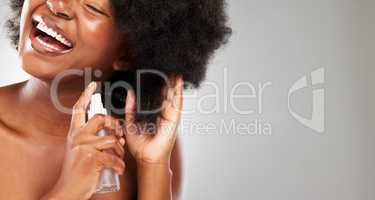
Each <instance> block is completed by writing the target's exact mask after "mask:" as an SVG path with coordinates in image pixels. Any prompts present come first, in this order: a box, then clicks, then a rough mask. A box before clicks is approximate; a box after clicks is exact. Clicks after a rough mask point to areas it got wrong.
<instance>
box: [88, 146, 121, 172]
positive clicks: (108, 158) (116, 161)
mask: <svg viewBox="0 0 375 200" xmlns="http://www.w3.org/2000/svg"><path fill="white" fill-rule="evenodd" d="M95 158H96V164H97V165H98V167H99V169H100V170H101V169H103V168H112V169H114V170H115V171H116V172H117V173H118V174H123V172H124V170H125V162H124V161H123V160H122V159H120V158H119V157H117V156H116V155H113V154H111V153H108V152H101V151H97V152H96V155H95Z"/></svg>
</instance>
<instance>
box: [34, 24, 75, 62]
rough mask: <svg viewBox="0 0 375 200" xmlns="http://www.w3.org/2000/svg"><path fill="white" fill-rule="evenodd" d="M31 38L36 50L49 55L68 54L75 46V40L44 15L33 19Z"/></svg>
mask: <svg viewBox="0 0 375 200" xmlns="http://www.w3.org/2000/svg"><path fill="white" fill-rule="evenodd" d="M30 39H31V45H32V47H33V48H34V49H35V50H36V51H38V52H40V53H47V54H49V55H61V54H66V53H68V52H70V51H71V50H72V49H73V48H74V45H73V42H71V40H70V39H68V38H67V37H66V36H65V34H64V33H63V31H62V30H61V29H60V28H59V27H57V26H56V25H55V24H54V23H52V22H50V21H47V20H46V19H43V18H42V17H34V18H33V19H32V30H31V33H30Z"/></svg>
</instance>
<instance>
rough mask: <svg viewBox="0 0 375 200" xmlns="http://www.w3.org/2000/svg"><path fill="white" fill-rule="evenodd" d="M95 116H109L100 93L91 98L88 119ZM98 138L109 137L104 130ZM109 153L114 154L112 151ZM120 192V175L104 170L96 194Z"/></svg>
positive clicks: (109, 169)
mask: <svg viewBox="0 0 375 200" xmlns="http://www.w3.org/2000/svg"><path fill="white" fill-rule="evenodd" d="M95 114H104V115H106V114H107V110H106V109H105V108H104V107H103V103H102V98H101V95H100V93H95V94H93V95H92V96H91V99H90V107H89V110H88V112H87V117H88V119H91V118H92V117H93V116H94V115H95ZM97 135H98V136H106V135H108V133H107V131H105V130H104V129H102V130H100V131H99V132H98V133H97ZM107 152H110V153H114V152H113V151H112V150H108V151H107ZM119 190H120V181H119V175H118V174H117V173H116V172H115V171H114V170H113V169H112V168H104V169H103V170H102V171H101V173H100V177H99V180H98V183H97V185H96V193H107V192H117V191H119Z"/></svg>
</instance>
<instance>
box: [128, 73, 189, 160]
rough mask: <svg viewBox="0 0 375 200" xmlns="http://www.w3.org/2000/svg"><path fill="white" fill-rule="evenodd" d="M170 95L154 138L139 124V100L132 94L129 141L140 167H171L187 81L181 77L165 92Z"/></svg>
mask: <svg viewBox="0 0 375 200" xmlns="http://www.w3.org/2000/svg"><path fill="white" fill-rule="evenodd" d="M164 89H165V90H166V91H167V92H166V93H167V94H166V99H165V100H164V101H163V103H162V111H161V114H160V116H159V118H158V122H157V125H156V127H157V132H156V134H151V133H149V132H147V130H144V129H142V128H137V126H136V124H135V113H136V98H135V94H134V92H133V91H130V90H129V91H128V95H127V99H126V106H125V131H124V132H125V137H126V141H127V145H128V148H129V151H130V153H131V154H132V155H133V157H134V158H135V159H136V161H137V164H138V165H143V164H146V165H149V164H151V165H155V164H156V165H166V166H169V161H170V156H171V153H172V149H173V146H174V144H175V141H176V137H177V133H176V130H177V127H178V124H179V121H180V116H181V110H182V103H183V98H182V95H183V79H182V76H177V77H176V78H175V81H174V87H170V88H169V87H166V88H164Z"/></svg>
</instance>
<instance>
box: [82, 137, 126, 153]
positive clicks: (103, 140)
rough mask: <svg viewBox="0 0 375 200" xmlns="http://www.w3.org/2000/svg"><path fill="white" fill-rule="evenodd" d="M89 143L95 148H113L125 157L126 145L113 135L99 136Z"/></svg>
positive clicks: (101, 149)
mask: <svg viewBox="0 0 375 200" xmlns="http://www.w3.org/2000/svg"><path fill="white" fill-rule="evenodd" d="M88 145H92V146H93V147H94V148H95V149H97V150H100V151H103V150H113V151H114V152H115V153H116V154H117V155H118V156H119V157H121V158H124V155H125V150H124V147H123V146H122V145H121V144H120V142H119V140H118V139H117V138H116V137H115V136H113V135H109V136H98V137H97V138H96V139H95V140H93V141H92V142H91V143H89V144H88Z"/></svg>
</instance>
